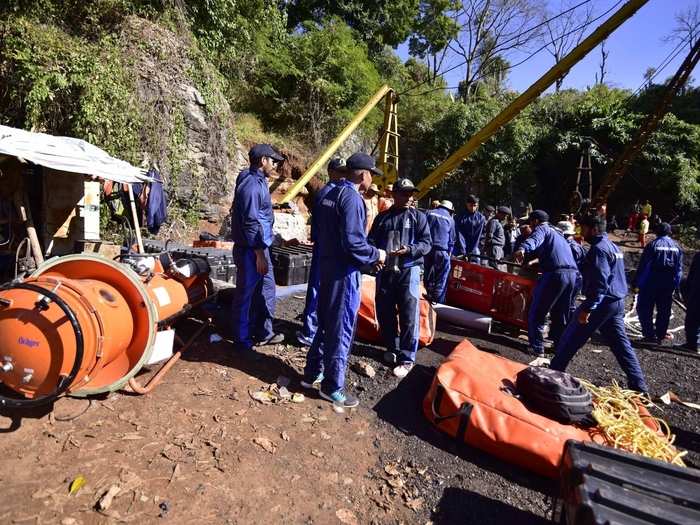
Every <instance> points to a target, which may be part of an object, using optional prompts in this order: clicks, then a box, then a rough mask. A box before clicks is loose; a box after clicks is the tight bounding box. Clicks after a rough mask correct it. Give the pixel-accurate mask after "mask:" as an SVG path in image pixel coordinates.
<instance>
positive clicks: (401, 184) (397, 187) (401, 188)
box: [393, 179, 418, 193]
mask: <svg viewBox="0 0 700 525" xmlns="http://www.w3.org/2000/svg"><path fill="white" fill-rule="evenodd" d="M393 191H398V192H405V193H413V192H414V191H418V188H416V187H415V186H414V185H413V182H411V179H399V180H397V181H396V182H395V183H394V190H393Z"/></svg>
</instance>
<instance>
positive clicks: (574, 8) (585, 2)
mask: <svg viewBox="0 0 700 525" xmlns="http://www.w3.org/2000/svg"><path fill="white" fill-rule="evenodd" d="M591 1H592V0H584V1H583V2H581V3H579V4H577V5H575V6H573V7H570V8H569V9H566V10H564V11H562V12H561V13H559V14H557V15H555V16H553V17H551V18H548V19H547V20H543V21H542V22H540V23H539V24H537V25H534V26H532V27H531V28H530V29H527V30H525V31H523V32H522V33H519V34H518V35H517V36H515V37H512V38H510V39H507V40H506V41H504V42H503V45H506V44H509V43H510V42H512V41H514V40H517V39H518V38H522V36H523V35H526V34H528V33H531V32H532V31H534V30H536V29H539V28H540V27H542V26H544V25H546V24H548V23H549V22H552V21H554V20H556V19H557V18H560V17H562V16H564V15H565V14H567V13H570V12H571V11H574V10H576V9H578V8H579V7H581V6H582V5H585V4H588V3H590V2H591ZM621 1H622V0H620V1H618V2H617V4H615V5H614V6H613V7H612V8H611V9H609V10H608V11H606V13H604V14H603V15H601V16H605V14H607V13H609V12H610V11H612V9H614V8H615V7H616V6H617V5H618V4H620V3H621ZM596 20H597V19H596ZM593 22H595V20H591V22H589V24H590V23H593ZM465 25H466V24H465ZM462 27H464V25H463V26H462ZM569 34H570V33H569ZM569 34H566V35H562V36H561V37H560V38H564V37H565V36H568V35H569ZM545 47H546V46H545ZM466 63H467V61H466V60H465V61H464V62H461V63H459V64H457V65H456V66H454V67H451V68H449V69H446V70H445V71H442V72H441V73H438V74H437V75H435V78H437V77H441V76H443V75H445V74H447V73H450V72H451V71H454V70H455V69H457V68H460V67H462V66H463V65H464V64H466ZM428 82H429V80H424V81H422V82H420V83H418V84H416V85H414V86H412V87H410V88H407V89H405V90H404V91H402V92H401V93H398V95H405V94H406V93H408V92H410V91H413V90H414V89H416V88H418V87H420V86H422V85H424V84H426V83H428ZM442 89H448V88H442ZM449 89H452V88H449Z"/></svg>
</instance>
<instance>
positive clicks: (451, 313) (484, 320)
mask: <svg viewBox="0 0 700 525" xmlns="http://www.w3.org/2000/svg"><path fill="white" fill-rule="evenodd" d="M433 308H434V309H435V314H436V315H437V318H438V319H439V320H441V321H445V322H448V323H451V324H454V325H457V326H464V327H466V328H474V329H475V330H480V331H482V332H486V333H487V334H490V333H491V321H492V318H491V317H489V316H487V315H484V314H480V313H477V312H470V311H469V310H462V309H461V308H456V307H454V306H449V305H446V304H434V305H433Z"/></svg>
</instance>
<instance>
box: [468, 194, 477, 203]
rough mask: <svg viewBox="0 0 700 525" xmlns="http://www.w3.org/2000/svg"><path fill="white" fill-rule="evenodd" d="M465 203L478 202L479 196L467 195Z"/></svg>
mask: <svg viewBox="0 0 700 525" xmlns="http://www.w3.org/2000/svg"><path fill="white" fill-rule="evenodd" d="M467 204H479V197H477V196H476V195H473V194H469V195H467Z"/></svg>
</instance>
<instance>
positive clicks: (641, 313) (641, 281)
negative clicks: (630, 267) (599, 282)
mask: <svg viewBox="0 0 700 525" xmlns="http://www.w3.org/2000/svg"><path fill="white" fill-rule="evenodd" d="M682 276H683V252H682V250H681V249H680V247H679V246H678V244H676V242H675V241H674V240H673V239H671V238H670V237H669V236H667V235H663V236H661V237H657V238H656V239H654V240H653V241H651V242H650V243H649V244H647V245H646V246H645V247H644V251H643V252H642V258H641V259H640V260H639V266H638V267H637V275H636V277H635V279H634V281H635V282H634V285H635V287H636V288H639V295H638V296H637V316H638V317H639V324H640V325H641V326H642V335H643V336H644V337H645V338H647V339H652V340H653V339H655V340H658V341H661V340H662V339H663V338H664V337H666V332H667V331H668V325H669V322H670V320H671V306H672V305H673V292H674V291H675V290H676V288H678V285H679V284H680V283H681V277H682ZM654 308H656V326H654Z"/></svg>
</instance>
